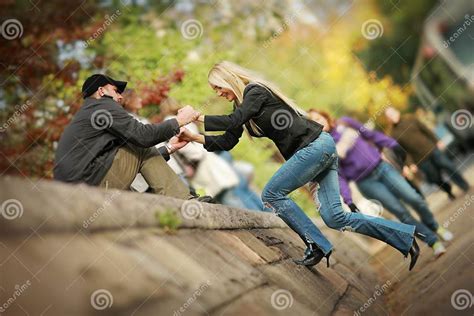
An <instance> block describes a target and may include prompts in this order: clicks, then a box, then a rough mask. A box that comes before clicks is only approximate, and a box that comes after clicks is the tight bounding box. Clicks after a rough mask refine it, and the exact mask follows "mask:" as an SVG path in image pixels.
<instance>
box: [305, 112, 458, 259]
mask: <svg viewBox="0 0 474 316" xmlns="http://www.w3.org/2000/svg"><path fill="white" fill-rule="evenodd" d="M309 115H310V117H311V118H312V119H313V120H315V121H316V122H318V123H320V124H322V125H323V126H324V130H325V131H327V132H329V133H330V134H331V136H332V137H333V138H334V141H335V142H336V150H337V153H338V156H339V186H340V191H341V195H342V198H343V200H344V202H345V203H346V204H347V205H348V206H349V208H350V209H351V211H353V212H358V211H359V210H358V208H357V206H356V205H355V204H354V202H353V201H352V194H351V190H350V187H349V182H350V181H354V182H355V183H356V185H357V188H358V189H359V191H360V192H361V193H362V195H363V196H364V197H365V198H367V199H372V200H377V201H379V202H380V203H381V204H382V206H383V207H384V208H386V209H387V210H388V211H389V212H390V213H392V214H393V215H395V216H396V217H397V218H398V219H399V220H400V221H401V222H403V223H406V224H411V225H415V226H416V231H417V232H418V233H419V236H420V239H422V240H423V241H424V242H425V243H427V244H428V245H429V246H430V247H432V248H433V251H434V254H435V256H436V257H438V256H440V255H442V254H443V253H445V252H446V248H445V247H444V245H443V244H442V243H441V242H440V241H439V239H438V236H437V235H440V237H442V238H443V239H445V240H450V239H452V234H451V233H450V232H448V231H447V230H445V229H440V226H439V225H438V222H437V221H436V220H435V218H434V216H433V213H432V212H431V211H430V209H429V207H428V205H427V203H426V201H425V200H424V199H423V198H422V197H421V196H420V195H419V194H418V193H417V192H416V190H415V189H413V188H412V187H411V186H410V184H409V183H408V182H407V181H406V180H405V178H403V176H402V175H401V174H400V172H399V171H397V170H396V169H395V168H394V167H393V166H392V165H391V164H389V163H387V162H386V161H384V159H383V157H382V153H381V151H382V149H383V148H390V149H391V150H392V151H393V152H394V153H395V154H396V155H398V156H403V153H404V152H403V149H401V148H400V146H399V145H398V143H397V142H396V140H395V139H393V138H391V137H388V136H386V135H385V134H383V133H381V132H378V131H374V130H371V129H369V128H367V127H365V126H364V125H363V124H362V123H360V122H358V121H357V120H355V119H352V118H349V117H342V118H340V119H339V120H338V121H337V122H335V121H334V120H333V119H332V118H331V116H330V115H329V114H327V113H325V112H321V111H317V110H310V111H309ZM401 201H404V202H405V203H406V204H408V205H410V206H411V207H412V208H413V209H414V210H415V211H416V212H417V213H418V215H419V217H420V219H421V221H419V220H417V219H416V218H414V217H413V216H412V215H411V214H410V211H409V210H408V209H407V208H406V206H405V205H404V204H403V203H402V202H401Z"/></svg>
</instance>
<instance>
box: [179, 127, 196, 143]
mask: <svg viewBox="0 0 474 316" xmlns="http://www.w3.org/2000/svg"><path fill="white" fill-rule="evenodd" d="M178 138H179V139H180V140H183V141H186V142H194V141H195V140H196V139H195V138H196V134H194V133H193V132H191V131H190V130H189V129H187V128H185V127H181V129H180V132H179V134H178Z"/></svg>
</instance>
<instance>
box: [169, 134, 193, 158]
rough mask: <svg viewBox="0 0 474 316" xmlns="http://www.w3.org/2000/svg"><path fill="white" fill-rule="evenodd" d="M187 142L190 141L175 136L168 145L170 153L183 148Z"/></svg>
mask: <svg viewBox="0 0 474 316" xmlns="http://www.w3.org/2000/svg"><path fill="white" fill-rule="evenodd" d="M187 144H188V141H185V140H182V139H180V138H178V137H177V136H173V137H172V138H171V139H170V140H169V142H168V146H167V148H168V153H169V154H172V153H174V152H176V151H177V150H180V149H181V148H183V147H184V146H186V145H187Z"/></svg>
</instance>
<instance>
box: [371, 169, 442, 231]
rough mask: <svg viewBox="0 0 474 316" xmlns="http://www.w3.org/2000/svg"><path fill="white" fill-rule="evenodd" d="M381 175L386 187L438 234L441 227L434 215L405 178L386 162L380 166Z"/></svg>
mask: <svg viewBox="0 0 474 316" xmlns="http://www.w3.org/2000/svg"><path fill="white" fill-rule="evenodd" d="M380 175H381V180H382V181H383V183H384V184H385V186H386V187H387V188H388V189H389V190H390V191H391V192H392V193H393V194H394V195H395V196H397V197H398V198H399V199H401V200H403V201H404V202H406V203H407V204H408V205H410V206H411V207H412V208H413V209H414V210H415V211H416V212H417V213H418V215H419V216H420V219H421V222H422V223H423V224H425V225H426V226H427V227H428V228H429V229H430V230H432V231H433V232H436V230H437V229H438V227H439V225H438V222H437V221H436V219H435V218H434V215H433V213H432V212H431V210H430V209H429V207H428V204H427V203H426V201H425V200H423V198H422V197H421V196H420V195H419V194H418V193H416V191H415V190H414V189H413V188H412V187H411V186H410V185H409V184H408V183H407V182H406V181H405V178H403V177H402V175H401V174H399V173H398V172H397V171H396V170H395V169H394V168H392V166H390V165H389V164H388V163H385V162H382V163H381V164H380ZM420 233H422V234H425V233H424V232H422V231H420ZM425 235H426V234H425ZM434 237H435V236H433V238H434Z"/></svg>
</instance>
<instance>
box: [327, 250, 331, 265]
mask: <svg viewBox="0 0 474 316" xmlns="http://www.w3.org/2000/svg"><path fill="white" fill-rule="evenodd" d="M331 254H332V251H331V252H330V253H328V254H327V255H326V265H327V267H328V268H329V257H330V256H331Z"/></svg>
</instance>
